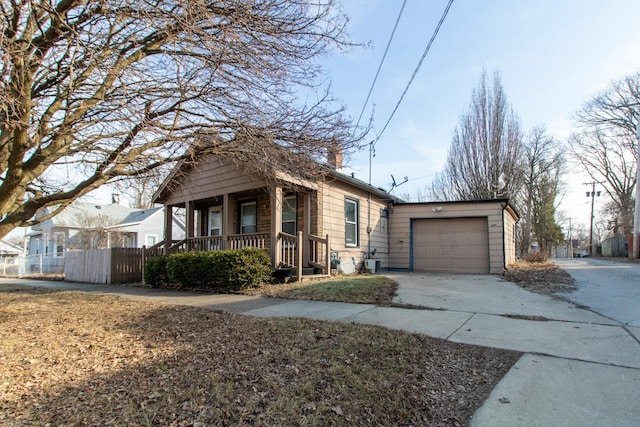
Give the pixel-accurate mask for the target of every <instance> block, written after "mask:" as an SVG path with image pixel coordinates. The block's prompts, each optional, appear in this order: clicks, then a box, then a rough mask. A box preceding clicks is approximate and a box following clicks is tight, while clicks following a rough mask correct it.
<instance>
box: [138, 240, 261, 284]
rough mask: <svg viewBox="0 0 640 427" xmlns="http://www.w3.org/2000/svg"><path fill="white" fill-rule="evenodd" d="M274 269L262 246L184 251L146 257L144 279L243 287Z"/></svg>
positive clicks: (155, 281) (154, 282)
mask: <svg viewBox="0 0 640 427" xmlns="http://www.w3.org/2000/svg"><path fill="white" fill-rule="evenodd" d="M271 273H273V269H272V268H271V260H270V259H269V254H268V253H267V251H265V250H264V249H256V248H246V249H239V250H224V251H211V252H183V253H179V254H172V255H160V256H157V257H154V258H151V259H150V260H148V261H147V262H146V264H145V269H144V281H145V283H147V284H148V285H151V286H154V287H157V286H163V285H167V284H168V285H171V286H176V285H177V286H181V287H187V288H211V289H225V290H231V291H233V290H242V289H247V288H253V287H256V286H259V285H260V284H262V283H265V282H267V281H269V280H270V278H271Z"/></svg>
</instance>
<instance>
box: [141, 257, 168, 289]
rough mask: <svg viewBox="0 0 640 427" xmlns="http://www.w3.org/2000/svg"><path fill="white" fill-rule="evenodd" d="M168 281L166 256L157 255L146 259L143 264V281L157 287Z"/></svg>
mask: <svg viewBox="0 0 640 427" xmlns="http://www.w3.org/2000/svg"><path fill="white" fill-rule="evenodd" d="M168 281H169V276H168V275H167V256H166V255H158V256H155V257H153V258H150V259H149V260H147V262H146V264H145V265H144V283H146V284H147V285H150V286H153V287H158V286H160V285H162V284H163V283H167V282H168Z"/></svg>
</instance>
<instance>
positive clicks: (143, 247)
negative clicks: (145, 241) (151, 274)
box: [141, 245, 147, 286]
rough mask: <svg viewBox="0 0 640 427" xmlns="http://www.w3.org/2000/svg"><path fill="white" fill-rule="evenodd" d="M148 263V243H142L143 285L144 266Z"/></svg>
mask: <svg viewBox="0 0 640 427" xmlns="http://www.w3.org/2000/svg"><path fill="white" fill-rule="evenodd" d="M146 264H147V246H146V245H142V269H141V270H142V286H144V285H145V283H144V267H145V265H146Z"/></svg>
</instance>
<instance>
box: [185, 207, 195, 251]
mask: <svg viewBox="0 0 640 427" xmlns="http://www.w3.org/2000/svg"><path fill="white" fill-rule="evenodd" d="M185 205H186V208H187V212H186V216H185V222H186V224H185V226H186V230H185V236H184V237H185V238H186V239H187V250H188V251H190V250H192V249H193V247H192V246H191V245H192V244H193V243H192V242H193V240H192V237H193V236H195V234H194V231H195V223H194V219H195V212H194V206H195V203H194V202H193V200H189V201H188V202H186V203H185Z"/></svg>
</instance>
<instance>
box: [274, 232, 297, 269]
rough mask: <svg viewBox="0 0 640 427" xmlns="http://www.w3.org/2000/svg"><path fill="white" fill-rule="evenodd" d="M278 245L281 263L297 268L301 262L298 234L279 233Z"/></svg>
mask: <svg viewBox="0 0 640 427" xmlns="http://www.w3.org/2000/svg"><path fill="white" fill-rule="evenodd" d="M278 247H279V248H280V265H281V266H284V267H289V268H297V266H298V264H299V262H298V259H297V251H296V248H297V247H298V236H294V235H293V234H289V233H285V232H283V231H281V232H279V233H278Z"/></svg>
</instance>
